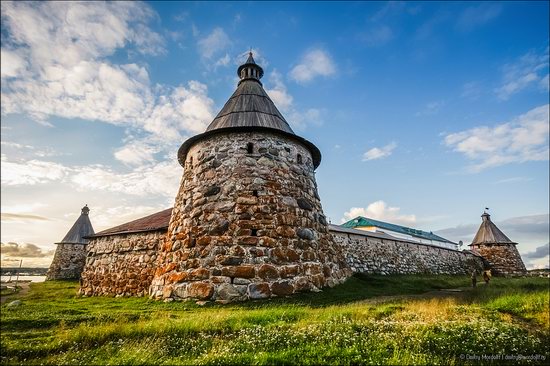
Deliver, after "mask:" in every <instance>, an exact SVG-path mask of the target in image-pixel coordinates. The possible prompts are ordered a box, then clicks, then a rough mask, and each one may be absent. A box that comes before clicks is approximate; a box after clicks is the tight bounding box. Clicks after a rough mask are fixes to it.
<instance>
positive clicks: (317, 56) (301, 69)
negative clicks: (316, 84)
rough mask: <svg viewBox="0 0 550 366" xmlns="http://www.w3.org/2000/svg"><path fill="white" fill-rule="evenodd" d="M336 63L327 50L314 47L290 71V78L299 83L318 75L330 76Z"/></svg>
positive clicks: (334, 69)
mask: <svg viewBox="0 0 550 366" xmlns="http://www.w3.org/2000/svg"><path fill="white" fill-rule="evenodd" d="M335 72H336V65H335V64H334V61H333V60H332V57H331V56H330V54H329V53H328V52H327V51H324V50H322V49H320V48H314V49H311V50H309V51H308V52H306V54H305V55H304V56H303V57H302V59H301V60H300V63H299V64H298V65H296V66H294V68H293V69H292V70H291V71H290V78H291V79H293V80H295V81H296V82H298V83H307V82H309V81H311V80H313V79H314V78H316V77H317V76H330V75H333V74H334V73H335Z"/></svg>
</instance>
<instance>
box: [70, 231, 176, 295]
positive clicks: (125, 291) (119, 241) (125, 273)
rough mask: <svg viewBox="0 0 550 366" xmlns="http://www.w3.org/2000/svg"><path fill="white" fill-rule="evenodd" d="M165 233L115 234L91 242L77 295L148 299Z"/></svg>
mask: <svg viewBox="0 0 550 366" xmlns="http://www.w3.org/2000/svg"><path fill="white" fill-rule="evenodd" d="M165 237H166V231H163V230H159V231H149V232H142V233H133V234H117V235H110V236H103V237H98V238H94V239H91V240H90V243H89V244H88V254H87V257H86V264H85V266H84V270H83V272H82V281H81V286H80V294H82V295H86V296H94V295H108V296H143V295H147V293H148V291H149V286H150V284H151V281H152V279H153V275H154V273H155V262H156V259H157V254H158V250H159V248H160V245H161V243H162V242H163V241H164V239H165Z"/></svg>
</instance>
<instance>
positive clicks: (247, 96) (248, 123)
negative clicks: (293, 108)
mask: <svg viewBox="0 0 550 366" xmlns="http://www.w3.org/2000/svg"><path fill="white" fill-rule="evenodd" d="M230 127H266V128H272V129H275V130H280V131H284V132H287V133H291V134H294V131H292V128H290V126H289V124H288V123H287V121H286V120H285V118H284V117H283V116H282V114H281V112H279V110H278V109H277V107H275V104H274V103H273V101H272V100H271V99H270V98H269V96H268V95H267V93H266V92H265V90H264V88H263V87H262V85H261V84H260V83H258V82H257V81H255V80H252V79H251V80H245V81H244V82H243V83H240V84H239V86H238V87H237V90H235V92H234V93H233V95H232V96H231V98H229V100H228V101H227V103H225V105H224V106H223V108H222V110H221V111H220V113H218V115H217V116H216V118H214V120H213V121H212V123H211V124H210V125H209V126H208V128H207V129H206V131H212V130H217V129H220V128H230Z"/></svg>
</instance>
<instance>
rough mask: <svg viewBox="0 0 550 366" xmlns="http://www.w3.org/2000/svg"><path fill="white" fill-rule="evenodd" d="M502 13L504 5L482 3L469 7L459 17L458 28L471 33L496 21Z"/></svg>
mask: <svg viewBox="0 0 550 366" xmlns="http://www.w3.org/2000/svg"><path fill="white" fill-rule="evenodd" d="M501 12H502V5H501V4H497V3H489V2H487V3H481V4H479V5H474V6H469V7H467V8H466V9H464V11H462V13H461V14H460V16H459V17H458V19H457V21H456V28H457V29H458V30H459V31H462V32H469V31H472V30H474V29H475V28H478V27H480V26H482V25H484V24H486V23H488V22H490V21H491V20H493V19H495V18H496V17H498V16H499V15H500V13H501Z"/></svg>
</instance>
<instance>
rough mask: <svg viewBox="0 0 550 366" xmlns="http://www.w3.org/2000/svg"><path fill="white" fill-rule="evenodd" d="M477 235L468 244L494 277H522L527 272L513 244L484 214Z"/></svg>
mask: <svg viewBox="0 0 550 366" xmlns="http://www.w3.org/2000/svg"><path fill="white" fill-rule="evenodd" d="M481 218H482V222H481V226H480V227H479V230H478V231H477V234H476V236H475V238H474V240H473V241H472V244H470V248H471V250H472V252H474V253H478V254H480V255H481V256H483V257H484V258H485V259H486V260H487V261H488V262H489V265H490V266H491V270H492V272H493V274H495V275H523V274H525V273H526V272H527V270H526V269H525V265H524V264H523V261H522V260H521V256H520V254H519V252H518V249H517V248H516V245H517V243H514V242H513V241H511V240H510V239H508V237H507V236H506V235H504V233H503V232H502V231H500V230H499V228H498V227H497V226H496V225H495V224H494V223H493V222H492V221H491V215H489V214H488V213H487V212H484V213H483V215H481Z"/></svg>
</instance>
